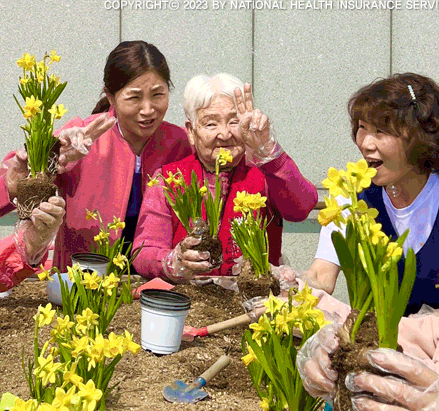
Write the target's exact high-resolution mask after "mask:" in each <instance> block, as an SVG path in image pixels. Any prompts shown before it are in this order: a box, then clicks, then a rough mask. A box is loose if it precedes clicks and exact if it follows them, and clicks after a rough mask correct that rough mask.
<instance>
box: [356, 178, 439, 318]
mask: <svg viewBox="0 0 439 411" xmlns="http://www.w3.org/2000/svg"><path fill="white" fill-rule="evenodd" d="M358 198H359V199H363V200H365V201H366V203H367V204H368V205H369V207H374V208H376V209H377V210H378V212H379V214H378V217H377V218H376V221H377V222H378V223H381V224H382V225H383V227H382V230H383V231H384V233H386V234H387V235H388V236H392V239H393V240H395V239H396V238H398V235H397V234H396V231H395V229H394V228H393V225H392V222H391V221H390V217H389V215H388V214H387V210H386V207H385V205H384V200H383V193H382V187H378V186H376V185H373V184H372V186H371V187H370V188H368V189H367V190H365V191H363V192H362V193H360V194H359V195H358ZM398 271H399V281H400V283H401V279H402V275H403V273H404V257H403V258H401V260H400V261H399V263H398ZM438 275H439V213H438V215H437V216H436V220H435V222H434V225H433V228H432V230H431V233H430V236H429V237H428V239H427V241H426V243H425V244H424V245H423V246H422V248H421V249H420V250H419V251H418V252H417V253H416V280H415V284H414V286H413V290H412V295H411V297H410V300H409V303H408V305H407V309H406V311H405V314H404V315H406V316H407V315H409V314H414V313H417V312H418V311H419V310H420V308H421V306H422V304H427V305H429V306H431V307H433V308H439V288H436V287H435V285H436V284H438V283H439V279H438Z"/></svg>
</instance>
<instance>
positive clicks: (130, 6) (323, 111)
mask: <svg viewBox="0 0 439 411" xmlns="http://www.w3.org/2000/svg"><path fill="white" fill-rule="evenodd" d="M276 1H277V3H276ZM342 1H343V0H332V1H331V0H327V1H323V0H315V1H308V2H306V1H302V0H293V1H291V0H288V1H286V0H283V1H281V0H266V3H265V4H263V3H262V2H260V1H258V2H255V3H253V5H254V6H255V7H256V8H258V10H252V9H251V6H252V3H251V2H250V1H249V0H244V1H242V0H241V1H234V0H225V1H224V0H221V3H220V2H219V1H217V2H216V3H215V1H214V0H195V1H189V0H155V2H152V1H144V0H142V1H137V2H136V1H129V2H126V3H124V7H123V9H121V7H120V5H121V2H120V1H117V0H114V1H113V0H111V1H105V0H74V1H73V0H26V1H25V0H15V1H13V2H12V1H10V2H7V1H5V0H4V1H2V2H1V3H0V21H1V24H0V81H1V84H2V87H1V89H0V103H1V108H2V109H1V111H0V123H1V124H2V131H1V137H0V155H1V156H4V155H5V154H6V153H7V152H9V151H10V150H12V149H15V148H17V147H19V146H21V145H22V144H23V135H22V133H21V131H20V129H19V125H20V124H23V119H22V117H21V114H20V112H19V110H18V107H16V104H15V102H14V100H13V98H12V94H13V93H16V92H17V79H18V76H19V74H20V70H19V68H18V67H17V66H16V63H15V62H16V60H17V59H18V58H19V57H20V56H21V55H22V54H23V53H25V52H30V53H32V54H36V55H37V57H38V58H41V56H42V55H43V53H44V51H50V50H51V49H55V50H56V51H57V52H58V54H60V55H61V56H62V60H61V63H60V64H58V66H57V67H56V72H57V73H59V74H60V75H61V78H62V80H67V81H68V86H67V88H66V90H65V92H64V94H63V95H62V97H61V99H60V100H59V101H60V102H62V103H64V105H65V106H66V107H67V108H68V109H69V111H68V113H67V115H66V117H65V120H68V119H69V118H71V117H73V116H75V115H79V116H81V117H85V116H87V115H88V114H89V113H90V112H91V110H92V109H93V107H94V104H95V103H96V101H97V100H98V98H99V94H100V91H101V89H102V75H103V67H104V64H105V58H106V56H107V55H108V53H109V51H110V50H111V49H113V48H114V47H115V46H116V45H117V44H118V43H119V41H121V40H133V39H143V40H146V41H148V42H151V43H154V44H155V45H156V46H158V47H159V49H160V50H161V51H162V52H163V53H164V54H165V55H166V57H167V59H168V63H169V65H170V68H171V73H172V80H173V82H174V84H175V89H174V91H173V92H172V96H171V102H170V108H169V111H168V114H167V116H166V120H168V121H170V122H174V123H176V124H180V125H182V124H183V110H182V107H181V103H182V94H183V90H184V86H185V84H186V82H187V81H188V80H189V79H190V78H191V77H192V76H193V75H195V74H198V73H201V72H206V73H210V74H213V73H216V72H221V71H226V72H229V73H231V74H234V75H236V76H238V77H240V78H241V79H242V80H244V81H251V82H252V83H253V86H254V95H255V100H256V104H257V106H258V107H259V108H260V109H262V110H263V111H265V112H266V113H268V114H269V115H270V117H271V119H272V122H273V123H274V126H275V130H276V133H277V137H278V139H279V140H280V142H281V144H282V145H283V147H284V148H285V150H286V151H287V152H288V153H289V154H290V155H292V157H293V158H294V159H295V161H296V162H297V164H298V165H299V167H300V169H301V171H302V172H303V174H304V175H305V176H306V177H308V178H309V179H310V180H311V181H312V182H313V183H315V184H316V185H317V186H318V187H320V182H321V180H322V179H323V178H324V177H325V174H326V170H327V168H328V167H330V166H335V167H344V165H345V163H346V162H347V161H352V160H357V159H358V158H359V154H358V152H357V150H356V148H355V146H354V145H353V143H352V142H351V140H350V136H349V123H348V118H347V114H346V102H347V100H348V98H349V96H350V95H351V94H352V93H353V92H354V91H356V90H357V89H358V88H359V87H361V86H362V85H364V84H366V83H369V82H370V81H372V80H373V79H375V78H376V77H385V76H387V75H388V74H389V73H391V72H401V71H414V72H419V73H423V74H426V75H428V76H431V77H433V78H435V79H438V80H439V68H438V64H437V60H438V59H437V50H438V37H437V27H438V24H439V14H438V10H437V9H436V6H437V4H436V3H435V2H430V4H428V3H427V4H423V6H424V7H433V8H434V9H433V10H427V9H424V10H419V9H418V10H413V8H414V7H415V8H416V7H417V8H420V7H421V3H419V2H417V3H416V2H414V1H413V0H395V1H394V2H392V1H382V2H381V4H379V3H376V2H374V1H373V0H363V1H361V0H357V1H356V2H355V1H352V2H351V3H350V4H349V6H354V7H355V8H356V9H354V10H346V9H343V3H342ZM220 4H221V6H219V5H220ZM215 5H216V9H215ZM270 5H271V8H272V9H269V7H270ZM395 5H396V9H394V10H393V11H390V10H389V9H385V7H387V8H392V7H394V6H395ZM276 6H277V9H273V8H275V7H276ZM148 7H149V9H148ZM368 7H369V8H371V7H374V9H372V10H368V9H367V8H368ZM171 8H174V9H176V10H171ZM197 8H198V9H197ZM60 125H61V124H60ZM320 194H321V195H323V191H322V190H320ZM315 214H316V213H315V212H314V213H312V214H311V216H310V218H309V219H308V220H307V221H306V222H305V223H302V224H286V227H285V228H286V230H285V231H286V233H285V234H284V245H285V246H284V252H285V253H286V255H287V256H288V257H289V259H290V261H291V264H292V265H293V266H294V267H296V268H298V269H305V268H307V267H308V266H309V265H310V263H311V261H312V258H313V255H314V252H315V248H316V244H317V240H318V224H317V223H316V220H315ZM1 224H2V228H1V230H3V231H2V234H3V232H9V231H10V224H11V220H10V219H7V220H3V221H2V222H1ZM340 290H341V291H340V296H341V297H342V298H343V299H344V296H345V294H344V291H343V286H341V289H340Z"/></svg>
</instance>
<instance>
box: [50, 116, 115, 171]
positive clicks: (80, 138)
mask: <svg viewBox="0 0 439 411" xmlns="http://www.w3.org/2000/svg"><path fill="white" fill-rule="evenodd" d="M116 121H117V120H116V118H115V117H108V113H102V114H101V115H100V116H98V117H97V118H95V119H94V120H93V121H92V122H91V123H90V124H88V125H87V126H85V127H72V128H68V129H65V130H61V132H60V133H59V136H58V139H59V141H60V143H61V149H60V156H59V159H58V173H60V174H61V173H64V172H65V171H66V166H67V164H68V163H70V162H72V161H78V160H80V159H81V158H83V157H85V156H86V155H87V154H88V152H89V151H90V148H91V146H92V144H93V142H94V141H96V140H97V139H98V138H99V137H100V136H101V135H102V134H103V133H105V132H106V131H107V130H109V129H110V128H111V127H113V126H114V125H115V124H116Z"/></svg>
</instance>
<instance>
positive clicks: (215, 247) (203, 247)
mask: <svg viewBox="0 0 439 411" xmlns="http://www.w3.org/2000/svg"><path fill="white" fill-rule="evenodd" d="M189 235H191V236H192V237H201V242H200V244H197V245H196V246H194V247H192V249H193V250H198V251H209V253H210V258H209V263H210V267H209V269H212V270H213V269H215V268H219V267H221V264H222V263H223V246H222V244H221V241H220V240H218V238H213V237H212V236H211V235H210V232H209V226H208V225H207V224H206V222H205V221H204V220H202V219H197V220H195V221H194V223H193V226H192V231H191V232H190V233H189ZM182 251H183V252H184V251H185V250H183V249H182Z"/></svg>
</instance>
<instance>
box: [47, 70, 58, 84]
mask: <svg viewBox="0 0 439 411" xmlns="http://www.w3.org/2000/svg"><path fill="white" fill-rule="evenodd" d="M59 80H60V78H59V76H57V75H55V73H52V74H51V75H50V76H49V81H50V82H51V83H54V84H55V86H57V85H58V84H59V83H60V81H59Z"/></svg>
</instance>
